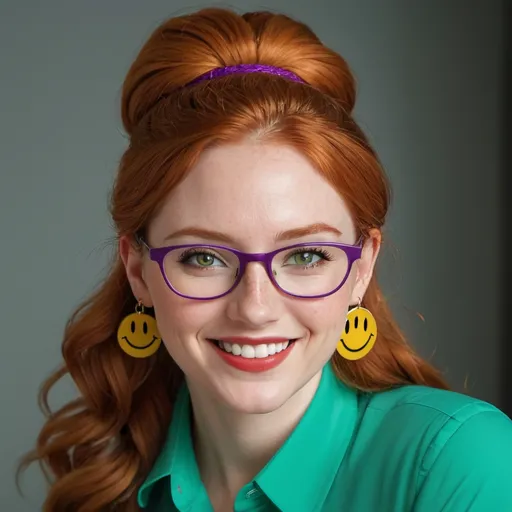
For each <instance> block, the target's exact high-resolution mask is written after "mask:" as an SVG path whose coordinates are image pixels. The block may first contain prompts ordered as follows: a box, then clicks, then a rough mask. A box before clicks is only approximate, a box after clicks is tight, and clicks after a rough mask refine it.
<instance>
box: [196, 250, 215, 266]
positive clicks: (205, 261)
mask: <svg viewBox="0 0 512 512" xmlns="http://www.w3.org/2000/svg"><path fill="white" fill-rule="evenodd" d="M196 260H197V263H199V265H200V266H201V267H209V266H211V265H212V264H213V261H214V260H215V258H214V257H213V256H212V255H211V254H207V253H204V252H202V253H200V254H196Z"/></svg>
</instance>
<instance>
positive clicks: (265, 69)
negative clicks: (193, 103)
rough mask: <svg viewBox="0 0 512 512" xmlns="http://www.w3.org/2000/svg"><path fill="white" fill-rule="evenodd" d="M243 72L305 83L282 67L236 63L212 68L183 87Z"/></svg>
mask: <svg viewBox="0 0 512 512" xmlns="http://www.w3.org/2000/svg"><path fill="white" fill-rule="evenodd" d="M245 73H267V74H269V75H277V76H282V77H283V78H288V79H289V80H292V81H294V82H301V83H303V84H305V83H307V82H305V81H304V80H302V78H300V76H297V75H296V74H295V73H292V72H291V71H288V70H286V69H283V68H276V67H274V66H265V65H264V64H238V65H236V66H225V67H223V68H215V69H212V70H211V71H208V72H206V73H204V74H202V75H200V76H198V77H197V78H195V79H194V80H192V81H191V82H189V83H188V84H187V85H186V86H185V87H188V86H190V85H194V84H197V83H199V82H203V81H204V80H212V79H214V78H221V77H223V76H228V75H234V74H245Z"/></svg>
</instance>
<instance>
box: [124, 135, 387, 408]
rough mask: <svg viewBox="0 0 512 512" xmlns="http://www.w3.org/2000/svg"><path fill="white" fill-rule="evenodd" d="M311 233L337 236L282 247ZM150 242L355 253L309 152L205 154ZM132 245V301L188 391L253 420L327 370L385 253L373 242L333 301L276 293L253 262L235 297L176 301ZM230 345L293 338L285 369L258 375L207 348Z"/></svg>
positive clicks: (348, 227)
mask: <svg viewBox="0 0 512 512" xmlns="http://www.w3.org/2000/svg"><path fill="white" fill-rule="evenodd" d="M310 225H325V226H330V228H332V229H329V228H325V229H323V228H320V230H319V231H318V232H314V233H311V234H305V235H303V236H300V237H299V238H294V239H288V240H282V241H276V239H278V238H279V236H280V234H282V233H283V232H286V231H289V230H295V229H298V228H304V227H307V226H310ZM186 228H195V229H196V230H204V231H215V232H219V233H222V239H218V238H217V237H215V236H206V235H205V234H201V235H199V234H182V235H179V236H176V237H174V236H172V234H173V233H176V232H178V231H182V230H184V229H186ZM336 231H338V232H339V233H341V234H337V233H336ZM377 238H378V237H377ZM228 240H229V241H228ZM147 242H148V244H149V245H150V246H151V247H161V246H166V245H179V244H195V243H197V244H216V245H224V246H229V247H232V248H234V249H238V250H240V251H244V252H247V253H262V252H269V251H273V250H275V249H278V248H281V247H285V246H288V245H292V244H296V243H301V242H317V243H319V242H343V243H347V244H354V243H356V233H355V228H354V224H353V222H352V219H351V216H350V214H349V211H348V209H347V206H346V205H345V204H344V202H343V200H342V199H341V198H340V196H339V195H338V193H337V192H336V190H335V189H334V188H332V187H331V185H329V184H328V183H327V182H326V181H325V180H324V179H323V178H322V176H321V175H320V174H319V173H318V172H317V171H315V169H314V168H313V167H312V165H311V164H310V163H309V162H308V160H306V159H305V158H304V157H303V156H302V155H301V154H300V153H298V152H297V151H295V150H294V149H292V148H289V147H285V146H276V145H270V144H268V145H265V144H261V143H257V142H251V141H247V142H244V143H241V144H236V145H224V146H220V147H216V148H213V149H210V150H208V151H206V152H205V153H204V154H203V155H202V157H201V158H200V160H199V161H198V163H197V165H196V166H195V167H194V168H193V169H192V170H191V171H190V173H189V174H188V175H187V177H186V179H185V180H184V181H183V182H181V183H180V184H179V185H178V186H177V187H176V188H175V189H174V190H173V191H172V193H171V194H170V196H169V197H168V198H167V200H166V202H165V204H164V205H163V208H162V209H161V210H160V212H159V214H158V216H157V217H156V218H155V219H154V220H153V222H152V223H151V225H150V227H149V230H148V234H147ZM129 247H130V246H129V244H128V242H127V240H122V241H121V245H120V250H121V255H122V257H123V260H124V261H125V264H126V268H127V273H128V277H129V279H130V282H131V285H132V289H133V292H134V295H135V296H136V297H137V298H140V299H141V300H142V301H143V303H144V304H145V305H147V306H153V307H154V308H155V316H156V319H157V323H158V327H159V330H160V333H161V335H162V338H163V341H164V343H165V346H166V348H167V350H168V351H169V353H170V354H171V356H172V357H173V359H174V360H175V361H176V363H177V364H178V365H179V366H180V367H181V369H182V370H183V372H184V373H185V376H186V378H187V381H188V382H189V385H190V386H191V387H193V388H194V389H196V390H200V392H201V394H202V395H203V396H208V397H209V398H210V399H211V400H214V401H215V402H220V403H222V404H223V405H224V406H227V407H228V408H230V409H232V410H236V411H240V412H246V413H252V412H254V413H255V412H270V411H272V410H275V409H277V408H278V407H280V406H281V405H282V404H284V403H285V402H286V401H287V400H288V399H289V398H290V397H291V396H293V395H294V394H295V393H296V392H297V391H299V390H300V389H302V388H303V387H304V386H305V385H306V384H307V383H308V382H309V381H310V380H311V379H312V378H313V377H314V376H315V375H317V374H318V373H319V372H320V371H321V369H322V367H323V366H324V365H325V363H326V362H327V361H328V360H329V359H330V357H331V356H332V354H333V352H334V351H335V350H336V344H337V342H338V339H339V336H340V334H341V332H342V330H343V328H344V325H345V315H346V312H347V309H348V307H349V306H350V305H352V304H355V303H357V302H358V299H359V298H362V297H363V295H364V291H365V289H366V286H367V284H368V281H369V278H370V276H371V272H372V270H373V265H374V262H375V258H376V256H377V252H378V243H377V241H376V240H375V239H374V240H370V241H369V242H367V243H366V245H365V248H364V250H363V257H362V258H361V259H360V260H358V261H357V262H356V263H355V264H354V266H353V268H352V271H351V272H350V275H349V277H348V279H347V281H346V283H345V284H344V286H343V287H342V288H341V289H340V290H339V291H337V292H336V293H334V294H332V295H330V296H327V297H324V298H320V299H300V298H295V297H292V296H288V295H286V294H285V293H283V292H282V291H280V290H279V289H278V288H276V287H275V286H274V285H273V283H272V282H271V280H270V279H269V277H268V275H267V273H266V271H265V267H264V266H263V265H262V264H261V263H250V264H249V265H248V266H247V268H246V271H245V274H244V276H243V278H242V280H241V281H240V283H239V285H238V286H237V287H236V288H235V289H234V290H233V291H232V292H231V293H230V294H228V295H226V296H224V297H221V298H218V299H213V300H205V301H199V300H192V299H187V298H183V297H180V296H179V295H177V294H175V293H174V292H173V291H172V290H170V289H169V287H168V286H167V284H166V283H165V281H164V279H163V278H162V275H161V272H160V269H159V266H158V264H157V263H155V262H153V261H151V260H150V259H149V257H148V255H147V252H144V253H143V254H142V256H141V255H140V254H139V253H138V252H137V251H135V250H133V248H131V249H130V248H129ZM189 261H191V260H189ZM192 261H193V263H194V264H195V265H197V264H211V263H212V262H213V263H214V264H222V263H221V262H219V261H216V262H215V261H214V260H212V259H211V258H210V256H208V255H206V257H205V256H203V257H201V256H197V255H196V256H193V259H192ZM198 262H199V263H198ZM192 271H193V272H195V274H194V275H197V276H199V277H196V278H195V279H202V277H201V276H202V274H201V271H196V270H195V269H192ZM207 272H208V270H207ZM342 277H343V276H341V277H340V280H341V278H342ZM231 337H246V338H251V339H255V338H284V339H286V340H296V341H295V342H294V343H292V344H291V345H289V346H288V348H287V349H285V350H287V351H288V354H287V356H286V357H284V358H282V357H280V358H279V359H281V361H280V362H279V364H278V365H277V366H274V367H270V368H269V369H267V370H265V371H251V368H242V369H241V368H240V367H239V365H235V366H233V365H232V364H230V363H228V362H226V360H225V358H224V357H223V356H222V354H221V352H220V351H221V349H220V348H219V347H218V346H216V344H215V343H214V342H212V341H210V340H212V339H214V340H223V339H225V338H231ZM241 348H242V354H241V355H238V356H233V355H232V356H231V357H239V358H241V357H244V354H246V355H247V350H245V351H244V350H243V347H241ZM248 352H249V355H251V350H249V351H248ZM242 366H243V365H242ZM252 369H254V368H252Z"/></svg>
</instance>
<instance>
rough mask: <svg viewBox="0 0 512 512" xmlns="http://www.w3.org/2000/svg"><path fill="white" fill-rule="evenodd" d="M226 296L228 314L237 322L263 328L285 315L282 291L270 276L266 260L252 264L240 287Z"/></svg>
mask: <svg viewBox="0 0 512 512" xmlns="http://www.w3.org/2000/svg"><path fill="white" fill-rule="evenodd" d="M227 297H228V300H229V303H228V307H227V315H228V317H229V319H230V320H233V321H235V322H240V323H244V324H246V325H250V326H251V327H263V326H265V325H267V324H271V323H273V322H276V321H277V320H278V319H279V318H280V317H281V316H282V315H281V311H282V307H283V305H282V297H281V294H280V292H279V290H277V289H276V288H275V286H274V284H273V283H272V281H271V280H270V278H269V276H268V275H267V272H266V270H265V267H264V265H263V263H260V262H251V263H249V264H248V265H247V266H246V268H245V272H244V275H243V276H242V279H241V280H240V282H239V283H238V286H237V287H236V288H235V289H234V290H233V291H232V292H231V293H230V294H229V295H228V296H227Z"/></svg>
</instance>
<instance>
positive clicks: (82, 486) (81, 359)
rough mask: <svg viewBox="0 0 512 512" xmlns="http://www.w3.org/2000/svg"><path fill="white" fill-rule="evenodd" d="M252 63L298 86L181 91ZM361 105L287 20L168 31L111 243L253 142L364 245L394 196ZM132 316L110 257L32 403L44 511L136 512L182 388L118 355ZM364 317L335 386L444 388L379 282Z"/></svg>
mask: <svg viewBox="0 0 512 512" xmlns="http://www.w3.org/2000/svg"><path fill="white" fill-rule="evenodd" d="M253 63H260V64H264V65H269V66H276V67H279V68H284V69H286V70H289V71H292V72H293V73H295V74H296V75H298V76H299V77H301V78H302V79H303V80H304V81H305V82H306V83H300V82H295V81H292V80H288V79H286V78H283V77H280V76H274V75H271V74H265V73H248V74H232V75H229V76H225V77H222V78H217V79H214V80H206V81H202V82H200V83H197V84H194V85H191V86H187V87H186V84H188V83H189V82H191V81H193V80H194V79H195V78H197V77H198V76H200V75H202V74H204V73H206V72H208V71H210V70H212V69H215V68H219V67H223V66H232V65H239V64H253ZM355 98H356V93H355V84H354V78H353V76H352V74H351V72H350V70H349V68H348V66H347V63H346V62H345V61H344V60H343V58H342V57H340V56H339V55H338V54H337V53H335V52H334V51H332V50H330V49H329V48H326V47H325V46H324V45H323V44H322V43H321V42H320V40H319V39H318V38H317V37H316V36H315V34H314V33H313V32H312V31H311V30H310V29H309V28H308V27H307V26H305V25H303V24H302V23H298V22H297V21H294V20H292V19H290V18H288V17H287V16H283V15H278V14H271V13H268V12H255V13H248V14H244V15H242V16H241V15H238V14H236V13H234V12H231V11H229V10H222V9H206V10H201V11H199V12H197V13H195V14H191V15H186V16H182V17H177V18H173V19H170V20H168V21H166V22H165V23H163V24H162V25H161V26H160V27H159V28H157V29H156V30H155V32H154V33H153V34H152V35H151V37H150V38H149V40H148V41H147V42H146V44H145V45H144V46H143V47H142V49H141V51H140V53H139V54H138V56H137V58H136V59H135V62H134V63H133V64H132V66H131V68H130V69H129V71H128V74H127V76H126V79H125V82H124V86H123V95H122V105H121V112H122V120H123V124H124V128H125V130H126V132H127V134H128V135H129V138H130V142H129V146H128V148H127V149H126V151H125V153H124V155H123V157H122V159H121V162H120V165H119V169H118V173H117V177H116V180H115V184H114V189H113V193H112V201H111V214H112V219H113V221H114V224H115V227H116V230H117V235H118V236H123V235H129V236H130V237H133V239H134V244H135V243H136V241H135V237H134V236H135V234H137V233H143V232H144V230H145V228H146V226H147V225H148V223H149V222H150V221H151V219H152V217H153V216H154V215H155V213H156V212H157V211H158V209H159V207H160V205H161V204H162V202H163V200H164V199H165V198H166V197H167V196H168V194H169V192H170V191H171V190H172V189H173V187H175V186H176V184H178V183H179V182H180V181H181V180H182V179H183V178H184V176H185V175H186V173H187V172H188V171H189V169H190V168H191V167H192V166H193V165H194V163H195V162H196V161H197V159H198V157H199V155H200V154H201V153H202V151H204V150H205V149H206V148H209V147H212V146H214V145H219V144H223V143H227V142H229V143H233V142H236V141H240V140H241V139H243V138H244V137H248V136H251V137H257V138H258V139H259V140H261V141H262V142H267V141H268V142H273V143H280V144H286V145H288V146H291V147H294V148H296V149H298V150H299V151H300V152H301V153H302V154H304V155H305V156H306V157H307V158H308V159H309V160H310V162H311V163H312V165H313V166H314V167H315V168H316V169H317V170H318V172H319V173H320V174H321V175H322V176H324V178H325V179H326V180H327V181H328V182H329V183H330V184H331V185H332V186H333V187H335V188H336V190H338V192H339V194H340V196H342V197H343V199H344V200H345V202H346V204H347V205H348V207H349V209H350V211H351V214H352V218H353V221H354V223H355V226H356V228H357V230H358V232H359V234H360V235H361V236H363V237H364V236H365V235H367V233H368V231H369V230H370V229H372V228H381V227H382V226H383V224H384V220H385V217H386V213H387V210H388V203H389V186H388V182H387V179H386V176H385V174H384V172H383V170H382V167H381V165H380V163H379V160H378V158H377V156H376V154H375V152H374V150H373V149H372V148H371V147H370V145H369V143H368V140H367V138H366V137H365V135H364V134H363V133H362V131H361V129H360V128H359V127H358V126H357V124H356V123H355V121H354V119H353V117H352V111H353V108H354V102H355ZM241 172H243V170H241ZM134 305H135V299H134V297H133V295H132V292H131V289H130V285H129V283H128V280H127V277H126V273H125V269H124V266H123V264H122V261H121V259H120V257H119V255H117V254H116V256H115V258H114V261H113V263H112V268H111V270H110V273H109V275H108V277H107V278H106V279H105V281H104V282H102V283H101V285H100V286H99V288H98V289H97V291H96V292H95V293H94V294H93V295H92V296H91V297H90V298H89V299H88V300H87V301H86V302H85V303H84V304H82V305H81V306H80V307H79V308H78V309H77V311H76V312H75V313H74V314H73V316H72V317H71V319H70V320H69V322H68V324H67V326H66V329H65V332H64V340H63V346H62V353H63V359H64V363H63V366H62V369H60V370H59V371H57V372H56V373H55V374H54V375H52V376H51V377H50V378H49V379H48V380H47V381H46V382H45V383H44V385H43V386H42V389H41V393H40V403H41V405H42V408H43V410H44V412H45V413H46V415H47V421H46V424H45V425H44V427H43V428H42V430H41V432H40V434H39V437H38V440H37V445H36V448H35V450H34V452H33V453H31V454H29V455H28V456H27V458H26V459H25V461H24V465H25V464H27V463H29V462H31V461H35V460H38V461H40V462H41V464H42V466H43V468H45V469H46V470H47V473H48V475H49V477H50V481H51V485H50V488H49V492H48V495H47V498H46V501H45V505H44V510H45V511H46V512H50V511H51V512H56V511H59V512H60V511H71V510H72V511H76V512H97V511H100V510H121V511H134V510H138V507H137V504H136V494H137V489H138V487H139V486H140V484H141V483H142V482H143V480H144V479H145V477H146V476H147V474H148V472H149V470H150V469H151V467H152V465H153V463H154V461H155V459H156V457H157V456H158V454H159V452H160V450H161V447H162V444H163V442H164V439H165V436H166V433H167V429H168V425H169V421H170V417H171V413H172V406H173V401H174V398H175V394H176V390H177V387H178V386H179V384H180V382H181V381H182V379H183V375H182V373H181V370H180V369H179V368H178V366H177V365H176V364H175V363H174V361H173V360H172V359H171V357H170V356H169V354H168V353H167V352H166V350H164V349H161V350H159V351H158V352H157V354H155V355H154V356H152V357H150V358H148V359H137V360H135V359H132V358H130V357H129V356H127V355H126V354H124V353H123V352H122V351H121V350H120V349H119V347H118V345H117V342H116V331H117V327H118V325H119V323H120V322H121V320H122V318H123V317H124V316H125V315H127V314H129V313H132V312H133V308H134ZM363 305H364V306H365V307H367V308H368V309H370V310H371V311H372V313H373V315H374V316H375V319H376V321H377V325H378V327H379V340H378V342H377V343H376V344H375V348H374V349H373V350H372V351H371V352H370V354H369V355H368V356H366V357H365V358H363V359H361V360H359V361H347V360H343V359H342V358H341V357H340V356H339V355H338V354H337V353H335V354H334V355H333V361H332V363H333V367H334V368H335V371H336V373H337V375H338V377H339V378H340V379H341V380H342V381H344V382H345V383H347V384H348V385H350V386H352V387H354V388H356V389H358V390H361V391H365V392H371V391H380V390H385V389H389V388H391V387H394V386H400V385H404V384H423V385H427V386H433V387H439V388H445V387H446V385H445V383H444V381H443V380H442V378H441V376H440V375H439V373H438V372H437V371H436V370H435V369H434V368H432V367H431V366H430V365H429V364H428V363H427V362H426V361H424V360H422V359H421V358H420V357H419V356H418V355H416V354H415V353H414V351H413V350H412V348H411V347H410V346H409V345H408V344H407V343H406V340H405V339H404V336H403V334H402V333H401V331H400V329H399V328H398V326H397V325H396V323H395V321H394V320H393V318H392V315H391V313H390V310H389V309H388V306H387V305H386V301H385V299H384V297H383V295H382V293H381V290H380V288H379V286H378V284H377V280H376V277H375V276H374V277H373V278H372V280H371V282H370V285H369V287H368V290H367V293H366V295H365V297H364V300H363ZM340 314H341V313H340ZM66 374H69V375H70V376H71V378H72V379H73V381H74V382H75V384H76V386H77V387H78V390H79V392H80V398H78V399H77V400H75V401H73V402H71V403H69V404H68V405H66V406H65V407H63V408H61V409H60V410H58V411H56V412H50V408H49V406H48V393H49V391H50V388H52V386H53V385H54V384H55V383H56V382H57V381H58V380H59V379H60V378H61V377H63V376H64V375H66Z"/></svg>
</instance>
